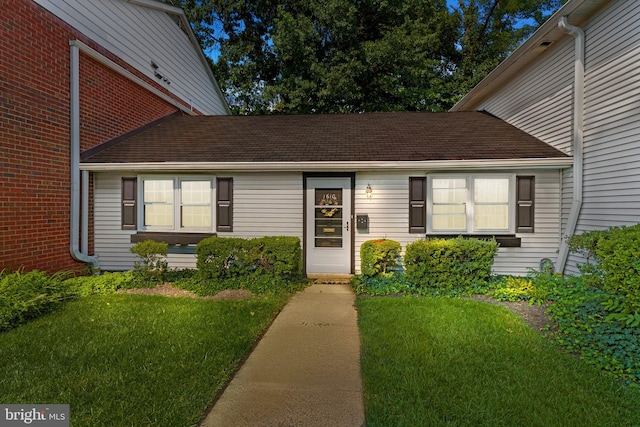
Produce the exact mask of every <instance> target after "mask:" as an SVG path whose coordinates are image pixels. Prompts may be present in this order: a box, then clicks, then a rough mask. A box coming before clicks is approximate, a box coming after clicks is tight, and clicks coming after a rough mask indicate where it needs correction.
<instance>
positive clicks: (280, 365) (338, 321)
mask: <svg viewBox="0 0 640 427" xmlns="http://www.w3.org/2000/svg"><path fill="white" fill-rule="evenodd" d="M354 300H355V297H354V295H353V292H352V291H351V289H350V287H349V286H348V285H322V284H314V285H311V286H310V287H308V288H306V289H305V290H304V291H303V292H300V293H298V294H296V295H295V296H294V297H293V298H292V299H291V301H290V302H289V303H288V304H287V305H286V306H285V307H284V309H283V310H282V312H280V314H279V315H278V317H277V318H276V320H275V321H274V322H273V324H272V325H271V327H270V328H269V330H268V331H267V333H266V334H265V335H264V337H263V338H262V340H261V341H260V343H259V344H258V345H257V347H256V348H255V350H254V351H253V353H251V355H250V356H249V358H248V359H247V360H246V362H245V363H244V365H243V366H242V367H241V368H240V370H239V371H238V373H237V374H236V376H235V377H234V378H233V380H232V381H231V383H230V384H229V386H228V387H227V389H226V390H225V391H224V393H223V394H222V396H221V397H220V399H219V400H218V401H217V402H216V404H215V406H214V407H213V409H212V410H211V412H210V413H209V414H208V415H207V417H206V419H205V420H204V422H203V423H202V426H204V427H214V426H215V427H219V426H296V427H299V426H304V427H307V426H309V427H313V426H322V427H325V426H336V427H337V426H348V427H360V426H363V425H364V403H363V396H362V380H361V378H360V339H359V336H358V326H357V315H356V310H355V307H354V305H353V304H354Z"/></svg>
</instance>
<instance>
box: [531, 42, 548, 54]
mask: <svg viewBox="0 0 640 427" xmlns="http://www.w3.org/2000/svg"><path fill="white" fill-rule="evenodd" d="M550 45H551V42H548V41H543V42H542V43H540V44H539V45H538V46H536V47H534V48H533V51H534V52H544V51H545V50H547V48H548V47H549V46H550Z"/></svg>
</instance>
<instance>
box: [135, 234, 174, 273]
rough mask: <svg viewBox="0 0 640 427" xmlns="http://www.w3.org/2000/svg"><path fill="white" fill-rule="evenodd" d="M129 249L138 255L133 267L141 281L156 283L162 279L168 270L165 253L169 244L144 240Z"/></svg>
mask: <svg viewBox="0 0 640 427" xmlns="http://www.w3.org/2000/svg"><path fill="white" fill-rule="evenodd" d="M129 251H130V252H131V253H132V254H135V255H138V259H137V260H136V261H135V262H134V264H133V267H134V269H135V271H136V274H137V275H138V277H139V278H140V279H141V281H148V282H151V283H158V282H162V281H163V280H164V276H165V274H166V273H167V270H168V264H167V254H168V252H169V245H168V244H166V243H164V242H155V241H153V240H144V241H142V242H138V243H136V244H135V245H133V247H131V249H129Z"/></svg>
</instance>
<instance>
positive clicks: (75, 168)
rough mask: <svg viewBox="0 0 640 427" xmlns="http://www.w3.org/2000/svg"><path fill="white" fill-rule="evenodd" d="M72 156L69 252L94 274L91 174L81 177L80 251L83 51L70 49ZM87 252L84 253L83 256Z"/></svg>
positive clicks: (96, 266)
mask: <svg viewBox="0 0 640 427" xmlns="http://www.w3.org/2000/svg"><path fill="white" fill-rule="evenodd" d="M70 50H71V51H70V53H71V60H70V89H69V102H70V109H69V113H70V155H71V208H70V217H71V220H70V226H71V231H70V233H69V235H70V242H71V243H70V252H71V257H72V258H73V259H75V260H76V261H80V262H85V263H90V264H92V270H93V271H94V272H97V271H98V270H99V268H100V265H99V263H98V258H97V257H92V256H89V255H88V254H87V252H88V247H89V244H88V243H89V210H88V209H89V173H88V172H87V171H83V173H82V201H83V205H82V206H83V211H82V212H83V214H84V215H83V218H82V250H81V248H80V243H79V241H78V239H79V231H80V81H79V76H80V50H79V49H78V47H77V46H74V45H73V44H71V46H70ZM83 251H84V252H83Z"/></svg>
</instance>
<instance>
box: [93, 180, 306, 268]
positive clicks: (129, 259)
mask: <svg viewBox="0 0 640 427" xmlns="http://www.w3.org/2000/svg"><path fill="white" fill-rule="evenodd" d="M180 175H185V174H180ZM212 175H213V173H212ZM223 175H224V176H233V230H234V231H233V232H232V233H218V235H219V236H221V237H231V236H233V237H243V238H252V237H262V236H275V235H277V236H296V237H298V238H300V240H302V224H303V221H302V218H303V216H302V205H303V203H302V195H303V193H302V173H271V174H268V173H267V174H233V175H229V174H223ZM123 176H133V175H132V174H117V173H99V174H95V179H94V182H95V190H94V206H95V209H94V211H95V219H94V226H95V252H96V254H97V255H98V256H99V257H100V265H101V268H102V269H103V270H129V269H131V268H133V261H134V258H133V255H131V254H130V253H129V248H131V246H132V244H131V235H132V234H134V233H135V231H131V230H122V229H121V224H120V204H121V178H122V177H123ZM221 176H222V174H221ZM168 261H169V265H170V266H171V267H173V268H193V267H195V256H194V255H189V254H171V255H170V256H169V257H168Z"/></svg>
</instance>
